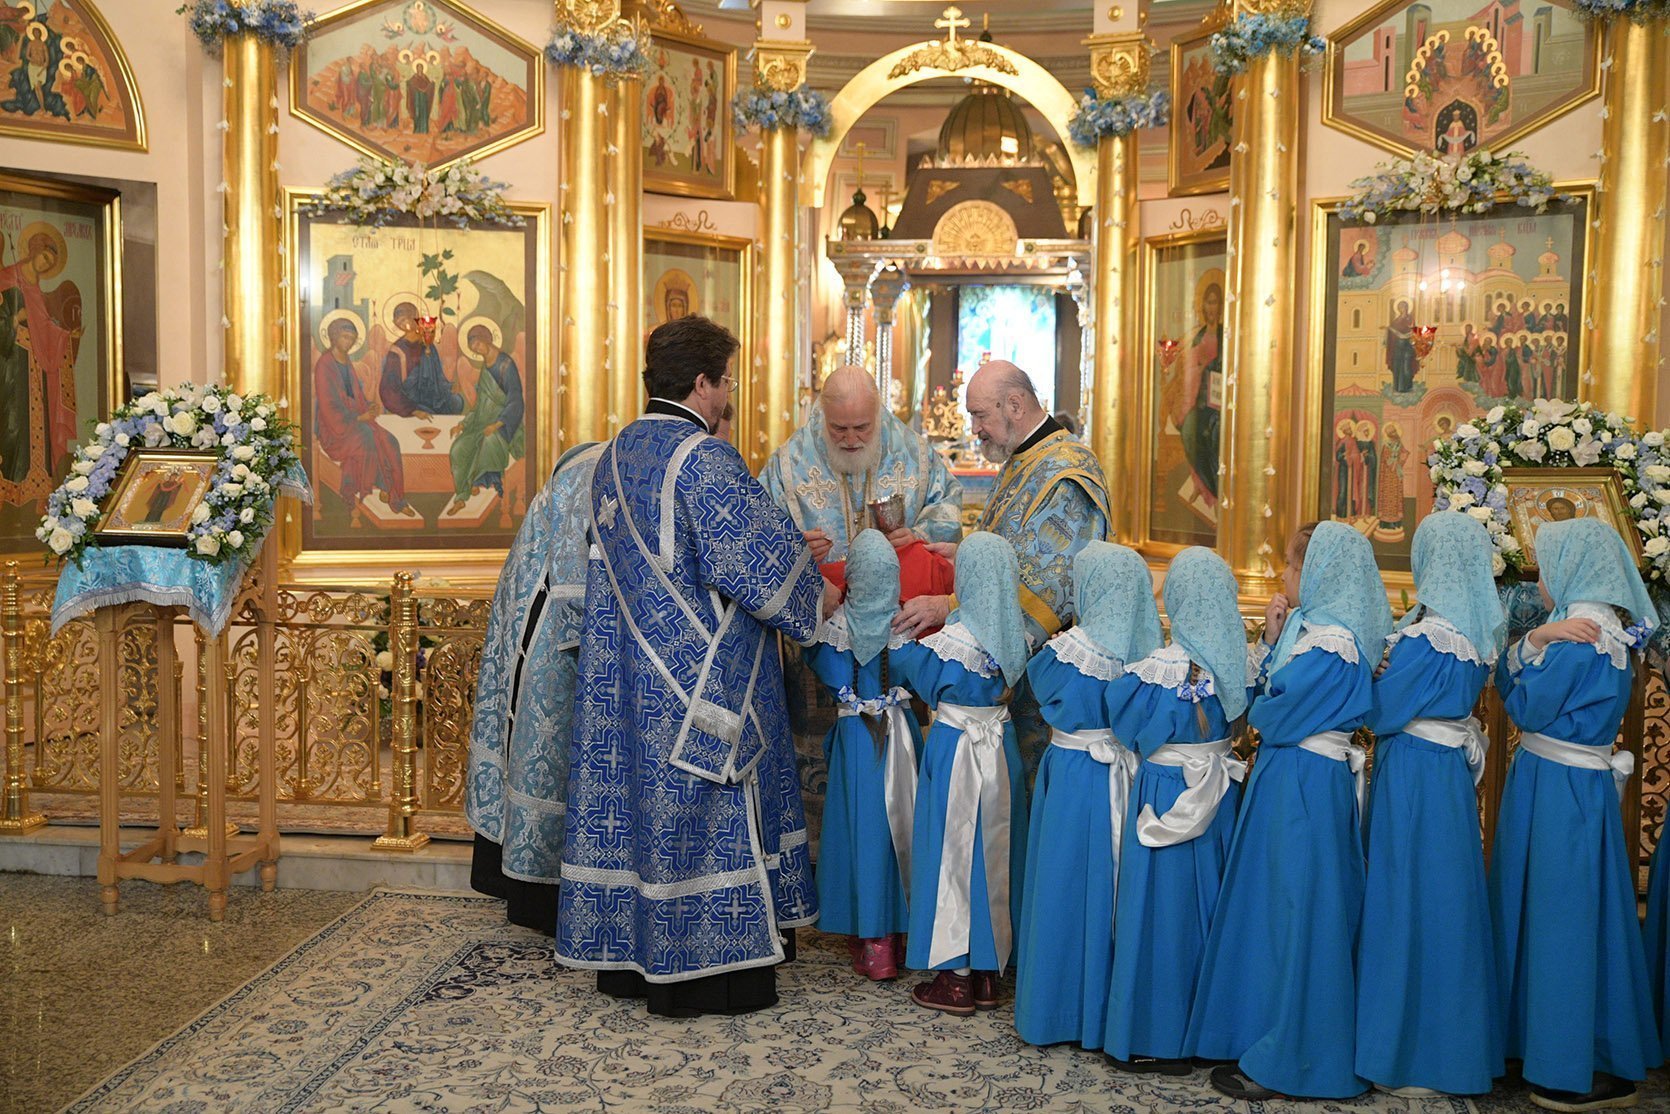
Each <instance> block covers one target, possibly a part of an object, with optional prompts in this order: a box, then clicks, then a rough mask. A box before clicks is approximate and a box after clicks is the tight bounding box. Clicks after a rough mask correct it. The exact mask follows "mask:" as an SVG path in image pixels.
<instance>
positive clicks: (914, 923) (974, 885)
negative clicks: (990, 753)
mask: <svg viewBox="0 0 1670 1114" xmlns="http://www.w3.org/2000/svg"><path fill="white" fill-rule="evenodd" d="M946 631H947V632H953V633H954V631H953V627H947V628H946ZM942 633H944V632H942ZM890 658H891V664H892V668H893V669H894V670H896V671H897V672H898V677H899V683H900V684H903V685H904V686H905V687H906V688H909V689H910V690H911V691H912V692H914V693H915V694H916V695H917V696H919V697H921V698H922V700H923V701H924V702H926V703H927V704H928V705H929V706H930V707H932V708H938V707H939V706H940V705H941V704H961V705H965V706H967V707H971V708H981V707H995V706H996V705H998V704H999V703H1001V702H1002V697H1003V691H1004V689H1005V688H1006V687H1007V686H1006V685H1005V684H1004V682H1003V674H1002V673H1001V672H999V670H998V668H997V665H996V663H995V662H985V663H981V664H979V665H974V664H970V663H965V662H964V661H959V660H948V659H947V658H942V657H940V656H938V654H936V653H935V652H934V651H933V650H931V649H929V648H928V647H927V646H924V645H923V644H922V643H921V642H909V643H906V644H905V645H904V646H901V647H900V648H899V649H897V650H894V651H893V652H892V653H891V655H890ZM962 745H963V733H962V732H961V731H960V730H958V729H956V728H954V727H952V726H950V725H949V724H946V723H942V722H939V721H938V719H937V718H936V720H935V722H934V723H933V725H932V726H931V727H930V728H929V729H928V737H927V740H926V741H925V742H924V744H923V749H922V763H921V769H920V773H919V774H918V777H917V783H916V825H915V829H914V831H913V834H912V839H911V852H910V858H911V868H910V946H909V949H908V951H907V953H906V957H905V958H906V963H907V965H908V966H910V967H913V968H916V969H917V970H929V969H933V970H954V969H955V968H958V967H968V968H971V969H973V970H977V971H996V970H1000V969H1001V965H1000V964H999V963H998V955H997V944H996V941H995V938H994V934H993V932H992V920H991V914H990V911H989V898H988V891H987V887H986V853H985V848H984V838H983V837H984V829H983V827H982V825H981V822H980V821H979V820H978V819H977V820H976V821H975V827H974V867H973V871H972V874H971V876H970V882H969V907H970V910H971V913H970V921H969V951H968V953H967V954H964V955H960V956H955V957H953V958H951V959H948V960H945V961H943V962H941V963H938V964H934V963H930V962H929V961H928V956H929V953H930V949H931V948H932V946H933V937H934V912H935V906H936V904H937V901H938V897H939V867H940V859H941V857H942V852H943V848H944V843H945V818H946V805H947V801H948V799H949V795H950V785H949V782H950V778H951V767H952V764H953V762H955V760H956V757H957V750H958V748H959V747H960V746H962ZM1003 757H1004V765H1005V768H1006V769H1007V770H1008V771H1009V796H1010V806H1009V808H1010V843H1009V917H1010V923H1011V925H1018V924H1019V923H1020V905H1021V887H1022V881H1023V877H1024V870H1025V864H1026V783H1025V782H1024V781H1023V780H1022V776H1021V755H1020V748H1019V747H1018V746H1016V744H1015V732H1014V725H1013V724H1005V725H1004V729H1003Z"/></svg>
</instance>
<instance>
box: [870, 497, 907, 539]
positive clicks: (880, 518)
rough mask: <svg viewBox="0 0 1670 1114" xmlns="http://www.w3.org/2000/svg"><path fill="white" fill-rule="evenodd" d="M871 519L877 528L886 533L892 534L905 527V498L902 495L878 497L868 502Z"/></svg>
mask: <svg viewBox="0 0 1670 1114" xmlns="http://www.w3.org/2000/svg"><path fill="white" fill-rule="evenodd" d="M868 506H869V508H870V521H871V522H873V523H875V524H876V529H877V530H880V531H881V532H882V533H884V534H891V533H892V532H893V531H895V530H902V529H904V527H905V500H904V496H902V495H894V496H890V497H889V498H886V499H878V500H877V501H875V502H874V503H870V504H868Z"/></svg>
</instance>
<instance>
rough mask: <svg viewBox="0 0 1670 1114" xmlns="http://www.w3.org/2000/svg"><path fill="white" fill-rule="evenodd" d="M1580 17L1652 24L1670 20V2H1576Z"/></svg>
mask: <svg viewBox="0 0 1670 1114" xmlns="http://www.w3.org/2000/svg"><path fill="white" fill-rule="evenodd" d="M1576 2H1577V11H1578V14H1579V15H1582V16H1585V17H1587V18H1589V19H1596V20H1600V21H1602V22H1604V21H1606V20H1609V19H1620V18H1621V19H1627V20H1629V21H1630V22H1632V23H1650V22H1651V21H1653V20H1655V19H1665V18H1670V0H1576Z"/></svg>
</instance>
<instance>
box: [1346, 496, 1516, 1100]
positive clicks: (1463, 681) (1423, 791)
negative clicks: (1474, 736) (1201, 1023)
mask: <svg viewBox="0 0 1670 1114" xmlns="http://www.w3.org/2000/svg"><path fill="white" fill-rule="evenodd" d="M1432 517H1434V518H1436V517H1437V516H1436V515H1434V516H1432ZM1428 521H1431V519H1428ZM1424 528H1425V527H1424V524H1423V529H1424ZM1484 544H1485V545H1486V546H1488V545H1489V542H1488V541H1486V542H1485V543H1484ZM1485 590H1486V591H1493V589H1492V588H1491V587H1490V585H1489V584H1488V581H1487V583H1486V585H1485ZM1478 629H1480V630H1481V631H1483V632H1484V633H1485V634H1487V635H1488V634H1489V632H1490V630H1491V625H1490V624H1489V623H1488V622H1486V623H1484V624H1479V625H1478ZM1490 652H1491V647H1490V646H1489V645H1488V644H1487V645H1486V646H1484V647H1476V646H1475V645H1474V644H1473V642H1472V641H1471V640H1470V639H1468V638H1467V637H1466V636H1465V635H1464V634H1463V633H1462V632H1461V631H1459V630H1457V629H1456V628H1455V627H1454V626H1452V625H1450V624H1449V623H1448V621H1447V620H1446V619H1444V618H1441V617H1439V616H1436V615H1434V614H1432V613H1430V612H1428V613H1427V614H1424V615H1422V616H1420V617H1419V618H1418V619H1417V620H1416V621H1415V622H1413V623H1409V624H1407V625H1405V626H1404V627H1402V628H1400V630H1399V632H1398V633H1397V634H1396V635H1394V636H1393V638H1392V653H1391V658H1390V660H1389V661H1388V663H1387V665H1386V670H1385V672H1384V673H1382V674H1381V675H1380V676H1379V677H1378V678H1376V680H1375V682H1374V711H1373V713H1372V714H1371V715H1370V717H1369V727H1371V728H1372V729H1373V730H1374V733H1375V736H1376V739H1377V741H1376V743H1375V750H1374V782H1373V784H1372V786H1371V787H1370V790H1369V800H1368V820H1367V824H1366V825H1365V835H1366V837H1367V841H1368V879H1367V889H1366V892H1365V895H1364V899H1363V923H1364V925H1366V926H1368V927H1367V928H1366V929H1365V930H1364V932H1363V938H1362V942H1361V944H1360V946H1359V948H1358V952H1357V981H1358V988H1359V989H1358V997H1357V1074H1358V1075H1360V1076H1362V1077H1363V1078H1364V1079H1368V1080H1372V1081H1373V1082H1375V1083H1377V1084H1379V1085H1380V1086H1382V1087H1387V1088H1398V1087H1427V1088H1430V1089H1432V1090H1435V1091H1442V1092H1444V1093H1446V1094H1452V1095H1476V1094H1483V1093H1485V1092H1488V1091H1489V1090H1490V1088H1491V1081H1492V1080H1493V1079H1494V1078H1495V1077H1496V1076H1499V1075H1501V1074H1502V1071H1503V1065H1502V1034H1501V998H1500V994H1499V991H1498V987H1497V981H1496V955H1495V951H1494V947H1493V943H1492V938H1493V934H1492V932H1491V927H1490V899H1489V896H1488V893H1487V891H1486V888H1485V875H1484V848H1483V844H1482V842H1481V841H1480V839H1479V811H1478V809H1479V805H1478V794H1477V792H1476V790H1475V789H1474V781H1473V773H1472V770H1471V769H1470V768H1469V766H1468V762H1467V755H1466V754H1465V753H1464V751H1463V750H1462V749H1461V748H1459V747H1451V746H1444V745H1441V744H1439V743H1435V742H1432V741H1430V740H1428V739H1424V738H1421V737H1420V736H1419V735H1415V734H1410V733H1408V732H1406V731H1405V730H1404V729H1405V728H1406V727H1407V726H1408V725H1409V722H1410V721H1411V720H1414V719H1417V718H1421V719H1426V718H1430V719H1446V720H1461V719H1465V718H1467V717H1468V716H1470V715H1472V714H1473V706H1474V704H1476V703H1477V702H1478V698H1479V692H1480V691H1481V690H1482V689H1483V688H1484V685H1485V682H1486V681H1487V680H1488V679H1489V677H1490V667H1489V666H1488V665H1487V664H1485V661H1486V658H1487V656H1488V655H1489V654H1490Z"/></svg>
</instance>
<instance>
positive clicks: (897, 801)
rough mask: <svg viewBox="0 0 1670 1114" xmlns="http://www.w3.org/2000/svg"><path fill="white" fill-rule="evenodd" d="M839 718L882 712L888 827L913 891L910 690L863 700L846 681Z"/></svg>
mask: <svg viewBox="0 0 1670 1114" xmlns="http://www.w3.org/2000/svg"><path fill="white" fill-rule="evenodd" d="M837 697H838V699H839V700H840V707H839V708H837V709H836V711H835V715H836V717H837V718H839V719H847V718H850V717H853V716H878V715H879V716H881V717H882V718H883V727H884V728H885V729H886V732H887V752H886V757H885V761H886V765H885V766H883V767H882V773H881V777H882V782H881V793H882V799H883V800H884V801H885V802H886V806H887V830H888V831H889V832H890V833H891V834H892V837H893V857H894V858H895V859H897V860H898V862H899V880H900V881H901V882H903V883H904V887H905V893H907V894H908V893H909V892H910V838H911V830H912V828H914V826H915V824H916V743H915V742H914V740H912V738H911V731H910V721H909V720H907V719H906V718H905V714H906V713H905V707H904V706H905V705H906V704H908V703H909V702H910V693H908V692H906V691H905V690H904V689H902V688H895V689H893V690H892V691H891V692H889V693H888V694H887V695H886V696H878V697H875V698H874V699H872V700H860V699H859V698H858V694H857V693H855V692H853V690H852V689H851V688H849V687H848V686H846V685H842V686H841V691H840V692H839V693H838V694H837Z"/></svg>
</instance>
